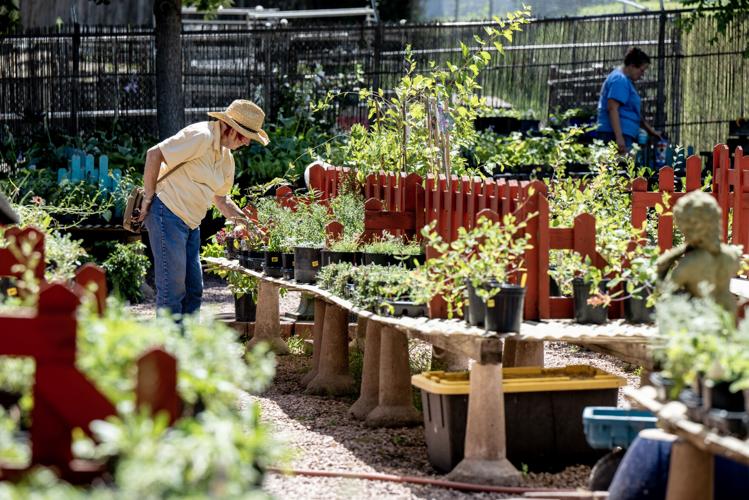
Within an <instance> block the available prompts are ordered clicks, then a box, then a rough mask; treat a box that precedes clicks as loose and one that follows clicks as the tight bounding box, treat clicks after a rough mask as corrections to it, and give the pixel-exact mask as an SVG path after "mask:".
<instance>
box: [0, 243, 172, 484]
mask: <svg viewBox="0 0 749 500" xmlns="http://www.w3.org/2000/svg"><path fill="white" fill-rule="evenodd" d="M5 234H6V235H11V236H12V237H13V240H12V241H11V245H9V247H7V248H5V249H3V251H0V276H15V277H17V278H20V277H21V276H19V273H18V272H17V270H16V268H15V266H17V265H18V264H22V265H23V266H24V267H28V266H31V267H32V269H33V271H34V274H35V276H37V277H38V278H39V279H40V281H42V283H41V291H40V293H39V298H38V305H37V309H36V311H34V314H32V315H30V314H24V313H18V314H7V315H2V316H0V355H3V356H24V357H31V358H33V359H34V361H35V365H36V369H35V373H34V385H33V398H34V408H33V410H32V414H31V428H30V431H29V436H30V439H31V464H30V466H29V468H24V469H12V468H9V467H1V468H0V476H2V478H3V480H16V479H19V478H21V477H22V476H23V474H24V473H25V472H26V471H28V470H29V469H30V468H32V467H34V466H35V465H47V466H53V467H56V468H57V470H58V471H59V472H60V474H61V476H62V477H63V478H64V479H66V480H68V481H70V482H73V483H87V482H90V481H91V480H92V479H94V478H95V477H97V476H99V475H100V474H101V473H103V472H104V470H103V468H102V467H101V465H97V464H92V463H82V462H81V461H73V460H72V459H73V455H72V451H71V439H72V434H71V433H72V431H73V429H75V428H76V427H79V428H81V429H82V430H84V432H86V433H89V434H90V430H89V424H90V423H91V422H92V421H93V420H98V419H104V418H106V417H108V416H110V415H114V414H115V412H116V410H115V408H114V406H113V405H112V404H111V403H110V402H109V401H108V400H107V399H106V398H105V397H104V396H103V395H102V394H101V393H100V392H99V391H98V389H97V388H96V387H95V386H94V385H93V384H92V383H91V382H90V381H89V380H88V379H87V378H86V377H85V376H84V375H83V374H82V373H81V372H80V371H78V368H77V367H76V365H75V359H76V353H77V352H76V336H77V320H76V310H77V309H78V306H79V305H80V302H81V297H82V296H83V295H84V294H85V293H89V292H88V290H89V289H90V288H91V287H90V285H92V284H93V285H95V287H94V288H95V294H96V298H97V305H98V308H99V312H102V311H103V310H104V309H103V308H104V298H105V297H106V280H105V276H104V271H103V270H101V269H100V268H98V267H96V266H94V265H92V264H89V265H86V266H83V267H81V268H80V269H79V270H78V272H77V273H76V276H75V280H74V283H71V284H69V285H66V284H62V283H54V284H49V283H45V282H43V277H44V233H42V232H40V231H38V230H36V229H34V228H26V229H24V230H18V229H17V228H10V229H8V230H7V231H6V233H5ZM24 242H30V243H32V244H33V248H34V252H38V254H36V255H34V256H31V255H28V252H25V253H24V252H20V253H19V251H18V248H16V247H18V246H19V245H22V244H24ZM11 247H13V248H11ZM40 255H41V258H39V256H40ZM138 370H139V379H138V388H137V398H136V399H137V401H138V404H139V405H147V406H148V407H149V408H151V409H152V410H153V411H158V410H166V411H167V412H168V413H169V415H170V416H171V421H174V420H176V418H177V416H178V413H177V410H178V399H177V392H176V361H175V360H174V358H173V357H171V356H170V355H169V354H166V353H164V352H157V351H153V352H150V353H148V354H146V355H144V356H143V357H142V358H141V359H140V360H139V362H138ZM154 388H158V389H157V390H156V391H155V390H154Z"/></svg>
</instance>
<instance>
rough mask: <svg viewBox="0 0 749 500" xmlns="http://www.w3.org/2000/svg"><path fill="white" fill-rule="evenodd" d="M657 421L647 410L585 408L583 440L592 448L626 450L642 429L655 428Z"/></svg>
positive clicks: (612, 407) (601, 407) (608, 407)
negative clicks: (620, 448) (618, 447)
mask: <svg viewBox="0 0 749 500" xmlns="http://www.w3.org/2000/svg"><path fill="white" fill-rule="evenodd" d="M657 421H658V419H657V418H656V417H655V415H653V414H652V413H650V412H649V411H647V410H626V409H624V408H616V407H614V406H587V407H586V408H585V410H584V411H583V430H584V431H585V439H586V440H587V441H588V444H589V445H590V446H591V447H592V448H596V449H599V450H611V449H613V448H615V447H617V446H620V447H622V448H628V447H629V445H630V444H631V443H632V441H634V439H635V438H636V437H637V434H639V433H640V431H641V430H643V429H651V428H654V427H655V424H656V422H657Z"/></svg>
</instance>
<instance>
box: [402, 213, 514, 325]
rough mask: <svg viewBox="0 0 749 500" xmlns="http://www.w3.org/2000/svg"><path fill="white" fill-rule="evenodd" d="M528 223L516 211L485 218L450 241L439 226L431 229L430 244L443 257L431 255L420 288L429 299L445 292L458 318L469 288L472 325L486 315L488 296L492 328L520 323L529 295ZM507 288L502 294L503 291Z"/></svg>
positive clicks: (422, 271) (421, 274) (418, 276)
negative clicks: (496, 218)
mask: <svg viewBox="0 0 749 500" xmlns="http://www.w3.org/2000/svg"><path fill="white" fill-rule="evenodd" d="M526 224H527V222H526V221H518V220H517V218H516V217H515V216H514V215H512V214H507V215H505V216H504V217H503V218H502V220H501V222H499V223H495V222H493V221H492V220H490V219H488V218H481V219H479V220H478V221H477V223H476V226H475V227H474V228H473V229H471V230H467V229H465V228H462V227H461V228H459V229H458V237H457V238H456V239H455V240H454V241H452V242H451V243H449V244H447V243H445V242H444V240H443V239H442V237H441V236H440V235H439V234H437V233H436V232H435V231H434V230H433V226H432V227H429V228H425V230H424V231H423V234H424V236H425V239H426V242H427V245H428V246H431V247H432V248H434V250H435V251H436V252H437V253H438V254H439V257H436V258H431V259H428V260H427V261H426V263H425V264H424V265H423V266H420V267H419V269H418V270H419V271H420V272H419V273H417V274H416V275H415V279H416V280H419V283H418V285H417V286H416V287H415V289H416V290H417V293H419V294H425V295H426V298H427V300H430V299H431V298H433V297H435V296H441V297H442V298H443V299H444V301H445V302H446V304H447V308H448V317H452V316H453V315H454V314H456V313H457V314H461V313H462V310H463V306H464V304H465V301H466V297H465V292H466V291H468V292H469V295H468V303H469V308H470V309H469V310H470V314H468V318H467V319H468V320H469V322H470V323H471V324H472V325H476V326H478V325H480V324H481V322H482V321H483V320H484V316H485V314H486V312H487V301H488V300H490V299H491V300H492V302H490V303H489V309H490V310H491V311H490V312H491V314H492V319H491V323H490V326H491V329H492V330H493V331H511V330H509V329H510V328H519V322H520V321H522V310H523V307H522V303H523V298H524V296H525V290H524V283H523V281H524V280H523V271H524V270H523V258H524V254H525V252H526V250H528V248H529V246H528V236H527V235H525V234H523V233H522V231H523V229H524V228H525V227H526ZM511 281H514V282H515V283H519V285H518V284H514V283H511ZM505 291H506V292H507V293H506V294H505V295H503V296H501V298H499V296H498V294H501V293H504V292H505ZM508 308H509V309H508ZM510 311H511V313H510ZM504 313H507V314H504Z"/></svg>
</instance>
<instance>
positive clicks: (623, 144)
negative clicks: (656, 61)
mask: <svg viewBox="0 0 749 500" xmlns="http://www.w3.org/2000/svg"><path fill="white" fill-rule="evenodd" d="M648 66H650V57H649V56H648V55H647V54H646V53H645V52H643V51H642V50H640V49H638V48H637V47H632V48H631V49H629V50H628V51H627V54H626V55H625V56H624V64H623V65H622V66H621V67H619V68H616V69H615V70H614V71H612V72H611V73H610V74H609V76H608V77H606V81H605V82H603V86H602V87H601V98H600V99H599V100H598V130H597V136H598V138H599V139H602V140H603V141H605V142H611V141H613V142H616V146H617V149H618V150H619V153H620V154H626V153H627V152H629V149H630V148H631V147H632V143H633V142H634V141H635V138H636V137H637V134H638V132H639V131H640V127H642V128H644V129H645V130H646V131H647V132H648V134H650V135H652V136H655V137H658V138H661V134H660V133H659V132H657V131H656V130H655V129H654V128H653V127H651V126H650V124H649V123H647V122H646V121H645V120H644V119H643V118H642V115H641V112H640V95H639V94H638V93H637V89H635V85H634V82H636V81H637V80H639V79H640V78H642V77H643V75H644V74H645V71H647V69H648Z"/></svg>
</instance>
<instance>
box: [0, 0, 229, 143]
mask: <svg viewBox="0 0 749 500" xmlns="http://www.w3.org/2000/svg"><path fill="white" fill-rule="evenodd" d="M2 1H7V0H0V2H2ZM92 1H93V2H96V3H97V4H99V5H109V2H110V0H92ZM183 3H184V5H186V6H192V7H197V8H198V10H200V11H204V12H214V11H215V10H217V9H218V8H219V7H229V6H231V5H232V4H233V1H232V0H184V2H183V1H182V0H154V2H153V15H154V20H155V26H154V35H155V36H156V116H157V120H158V125H159V139H166V138H167V137H169V136H171V135H174V134H175V133H176V132H178V131H179V130H180V129H181V128H183V127H184V126H185V99H184V91H183V89H182V39H181V38H180V33H181V31H182V4H183Z"/></svg>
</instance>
